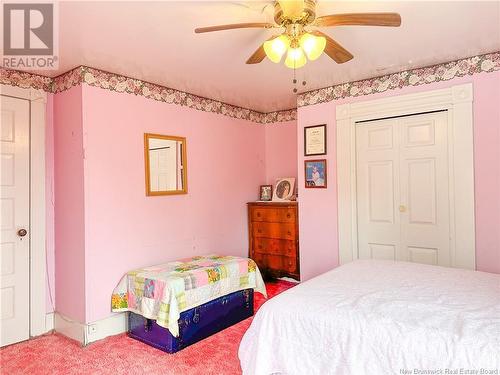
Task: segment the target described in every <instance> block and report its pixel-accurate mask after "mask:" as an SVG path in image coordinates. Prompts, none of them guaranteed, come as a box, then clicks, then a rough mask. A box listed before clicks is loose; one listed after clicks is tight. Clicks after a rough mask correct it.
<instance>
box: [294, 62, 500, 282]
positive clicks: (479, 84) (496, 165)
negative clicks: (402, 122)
mask: <svg viewBox="0 0 500 375" xmlns="http://www.w3.org/2000/svg"><path fill="white" fill-rule="evenodd" d="M466 82H472V83H473V85H474V148H475V151H474V158H475V160H474V165H475V204H476V265H477V269H478V270H481V271H488V272H496V273H500V230H499V228H500V194H499V192H500V182H499V180H500V151H499V145H500V72H498V71H497V72H494V73H482V74H478V75H474V76H469V77H463V78H457V79H453V80H450V81H446V82H439V83H433V84H429V85H424V86H417V87H406V88H403V89H400V90H391V91H387V92H385V93H381V94H375V95H368V96H364V97H356V98H346V99H342V100H337V101H333V102H329V103H323V104H318V105H313V106H307V107H301V108H299V109H298V122H297V140H298V145H297V147H298V148H297V152H298V155H299V157H298V170H299V171H301V168H303V163H304V157H303V156H302V155H303V152H302V149H303V129H304V126H309V125H316V124H327V127H328V132H327V134H328V144H329V145H335V143H336V142H335V133H336V124H335V107H336V106H337V105H340V104H345V103H354V102H359V101H363V100H370V99H375V98H382V97H388V96H394V95H402V94H408V93H415V92H422V91H428V90H434V89H439V88H444V87H449V86H452V85H457V84H462V83H466ZM328 149H329V153H328V155H327V156H326V159H327V162H328V181H329V183H328V189H322V190H311V189H304V188H303V186H304V176H303V173H299V210H300V238H301V240H300V246H301V249H300V250H301V273H302V277H303V279H309V278H311V277H313V276H316V275H318V274H320V273H322V272H325V271H327V270H329V269H331V268H332V267H335V266H337V265H338V230H337V186H336V183H337V181H336V157H335V148H334V147H330V146H329V147H328Z"/></svg>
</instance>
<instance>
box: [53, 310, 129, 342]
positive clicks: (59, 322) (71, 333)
mask: <svg viewBox="0 0 500 375" xmlns="http://www.w3.org/2000/svg"><path fill="white" fill-rule="evenodd" d="M54 328H55V330H56V332H59V333H61V334H63V335H64V336H67V337H69V338H71V339H73V340H76V341H78V342H79V343H81V344H82V345H83V346H86V345H88V344H90V343H92V342H95V341H98V340H102V339H104V338H106V337H108V336H113V335H118V334H120V333H123V332H126V331H127V314H125V313H120V314H113V315H111V316H109V317H108V318H105V319H101V320H98V321H95V322H92V323H86V324H85V323H80V322H77V321H74V320H71V319H68V318H66V317H65V316H63V315H61V314H59V313H56V314H55V327H54Z"/></svg>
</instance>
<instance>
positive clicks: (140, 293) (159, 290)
mask: <svg viewBox="0 0 500 375" xmlns="http://www.w3.org/2000/svg"><path fill="white" fill-rule="evenodd" d="M250 288H252V289H254V290H255V291H256V292H260V293H262V294H263V295H264V296H265V297H267V294H266V287H265V284H264V280H263V279H262V276H261V274H260V271H259V269H258V267H257V265H256V264H255V262H254V261H253V260H252V259H249V258H240V257H235V256H220V255H205V256H195V257H192V258H186V259H181V260H178V261H174V262H168V263H164V264H160V265H157V266H152V267H146V268H141V269H137V270H133V271H130V272H128V273H127V274H126V275H125V276H123V277H122V279H121V280H120V282H119V284H118V286H117V287H116V288H115V290H114V291H113V295H112V297H111V309H112V311H114V312H122V311H132V312H134V313H136V314H140V315H142V316H144V317H145V318H148V319H154V320H156V323H157V324H158V325H160V326H162V327H165V328H167V329H168V330H169V331H170V332H171V333H172V335H174V336H175V337H178V336H179V325H178V319H179V317H180V313H181V312H183V311H186V310H189V309H192V308H193V307H196V306H200V305H202V304H204V303H207V302H209V301H211V300H213V299H215V298H218V297H222V296H225V295H226V294H229V293H233V292H236V291H239V290H244V289H250Z"/></svg>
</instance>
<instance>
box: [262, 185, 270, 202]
mask: <svg viewBox="0 0 500 375" xmlns="http://www.w3.org/2000/svg"><path fill="white" fill-rule="evenodd" d="M272 199H273V185H260V188H259V201H262V202H269V201H272Z"/></svg>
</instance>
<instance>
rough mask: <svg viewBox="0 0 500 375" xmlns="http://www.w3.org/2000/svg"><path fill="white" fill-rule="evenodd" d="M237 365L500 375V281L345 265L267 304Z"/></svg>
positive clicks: (447, 271)
mask: <svg viewBox="0 0 500 375" xmlns="http://www.w3.org/2000/svg"><path fill="white" fill-rule="evenodd" d="M239 358H240V361H241V367H242V369H243V373H244V374H248V375H250V374H259V375H261V374H262V375H264V374H266V375H267V374H289V375H292V374H300V375H305V374H307V375H309V374H321V375H326V374H336V375H341V374H354V375H361V374H370V375H372V374H373V375H379V374H380V375H382V374H424V373H425V374H453V373H456V374H487V373H493V374H500V275H495V274H489V273H484V272H475V271H466V270H459V269H451V268H444V267H434V266H427V265H421V264H414V263H405V262H390V261H387V262H384V261H356V262H353V263H349V264H346V265H344V266H341V267H338V268H336V269H334V270H332V271H330V272H327V273H325V274H323V275H320V276H318V277H316V278H314V279H311V280H309V281H307V282H304V283H302V284H300V285H298V286H296V287H294V288H292V289H290V290H288V291H286V292H284V293H282V294H280V295H278V296H276V297H275V298H272V299H271V300H269V301H267V302H266V303H265V304H264V305H263V306H262V307H261V308H260V310H259V311H258V313H257V314H256V316H255V318H254V320H253V322H252V325H251V326H250V328H249V329H248V331H247V332H246V333H245V336H244V337H243V340H242V342H241V345H240V348H239ZM461 369H462V372H460V371H461ZM481 369H484V370H489V371H492V372H480V371H481ZM470 370H474V371H475V370H477V372H473V371H471V372H466V371H470ZM424 371H428V372H424ZM454 371H457V372H454Z"/></svg>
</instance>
